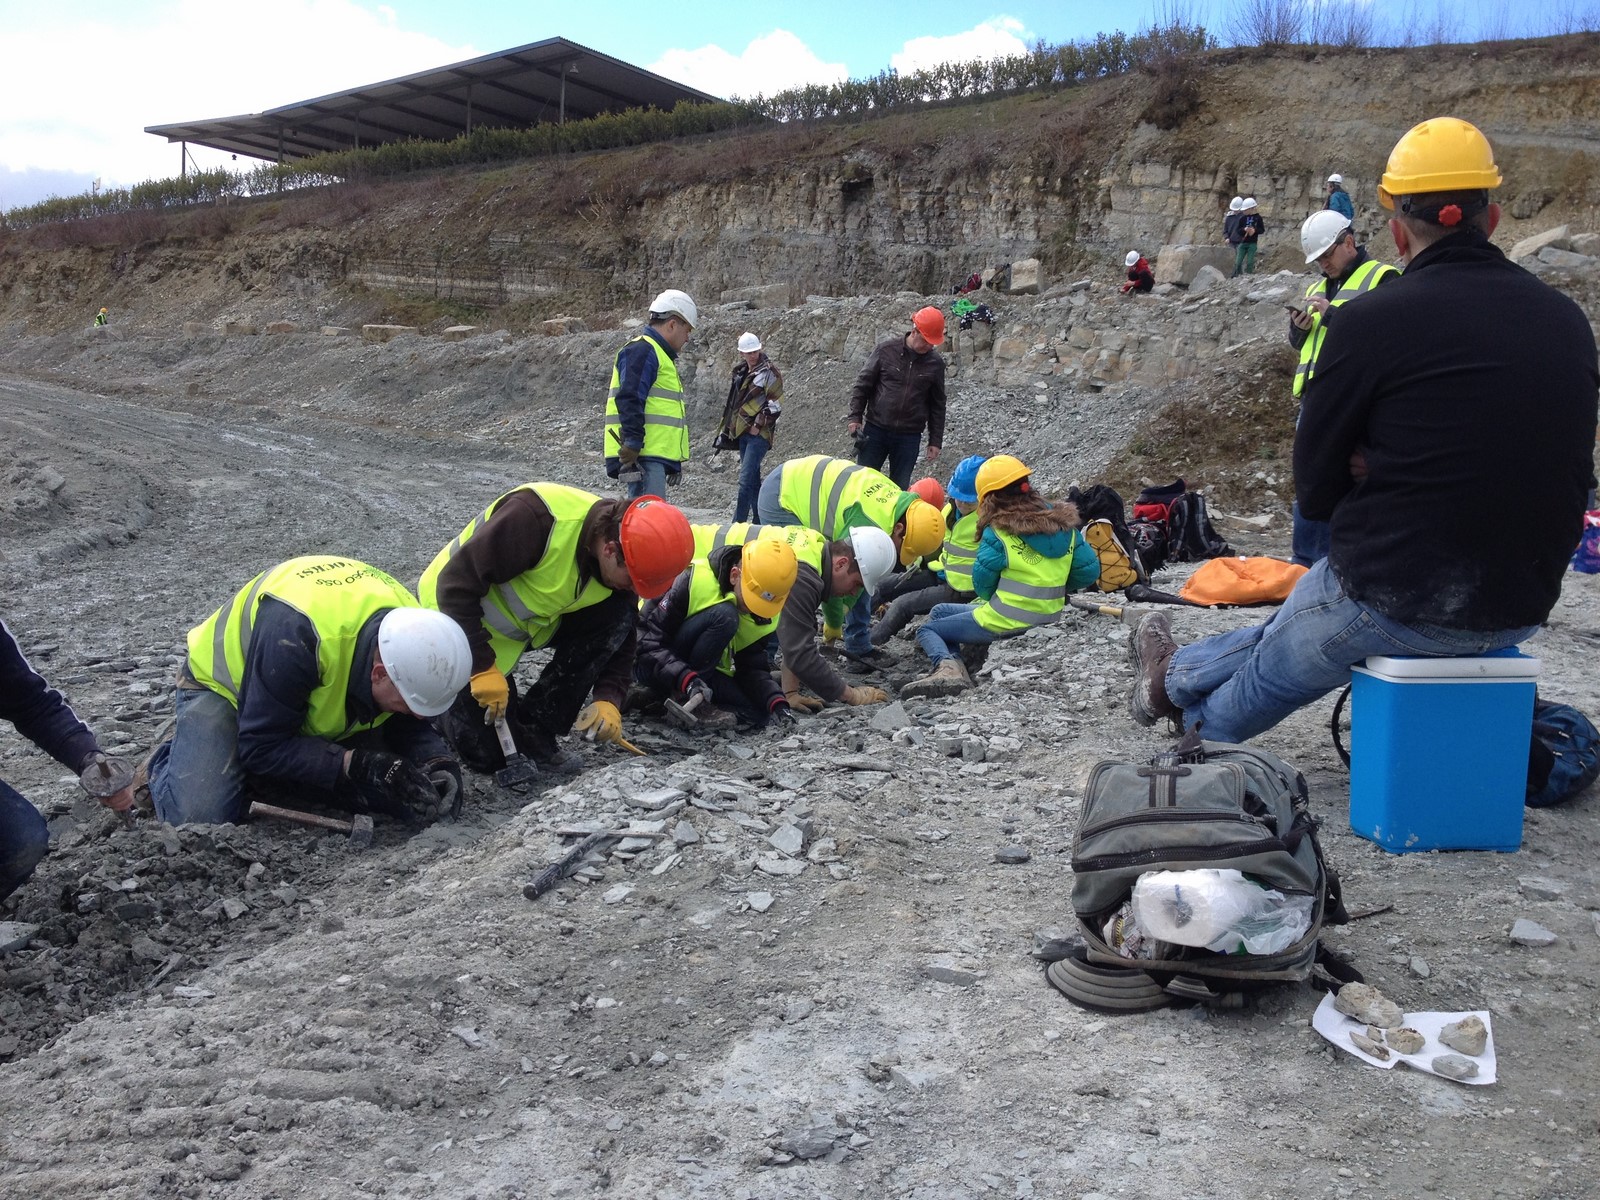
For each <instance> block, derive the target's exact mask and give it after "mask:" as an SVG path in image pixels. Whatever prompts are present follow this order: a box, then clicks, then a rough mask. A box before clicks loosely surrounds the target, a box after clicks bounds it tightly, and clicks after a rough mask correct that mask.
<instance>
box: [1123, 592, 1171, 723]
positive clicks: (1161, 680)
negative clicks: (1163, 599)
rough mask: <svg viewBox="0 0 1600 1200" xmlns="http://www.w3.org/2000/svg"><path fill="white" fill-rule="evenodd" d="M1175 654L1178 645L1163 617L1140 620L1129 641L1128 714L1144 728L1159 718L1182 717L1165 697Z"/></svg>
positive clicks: (1157, 614) (1153, 615)
mask: <svg viewBox="0 0 1600 1200" xmlns="http://www.w3.org/2000/svg"><path fill="white" fill-rule="evenodd" d="M1177 652H1178V643H1177V642H1175V641H1173V640H1172V624H1171V622H1170V621H1169V620H1168V619H1167V614H1166V613H1159V612H1157V613H1150V614H1148V615H1146V616H1144V617H1141V618H1140V619H1139V624H1138V625H1137V626H1135V627H1134V630H1133V636H1132V637H1131V638H1129V639H1128V659H1129V661H1130V662H1131V663H1132V664H1133V690H1132V691H1131V692H1129V693H1128V712H1129V713H1130V714H1132V716H1133V719H1134V720H1135V721H1137V722H1138V723H1139V724H1141V725H1143V726H1145V727H1146V728H1149V727H1150V726H1151V725H1154V724H1155V723H1156V722H1157V721H1159V720H1161V718H1162V717H1178V716H1182V715H1183V714H1182V710H1181V709H1179V708H1178V706H1177V705H1176V704H1174V703H1173V702H1172V700H1171V698H1170V697H1169V696H1168V695H1167V665H1168V664H1169V663H1170V662H1171V661H1172V656H1173V655H1174V654H1176V653H1177Z"/></svg>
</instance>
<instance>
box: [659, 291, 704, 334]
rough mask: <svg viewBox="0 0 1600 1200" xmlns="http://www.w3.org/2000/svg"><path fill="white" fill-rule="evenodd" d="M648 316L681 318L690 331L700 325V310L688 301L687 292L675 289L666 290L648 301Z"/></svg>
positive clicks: (692, 302) (691, 301)
mask: <svg viewBox="0 0 1600 1200" xmlns="http://www.w3.org/2000/svg"><path fill="white" fill-rule="evenodd" d="M650 315H651V316H652V317H682V318H683V320H684V322H685V323H686V324H687V325H688V326H689V328H690V329H693V328H694V327H695V326H696V325H698V324H700V310H699V309H697V308H696V307H695V306H694V301H693V300H691V299H689V293H688V292H680V291H679V290H678V289H677V288H668V289H667V290H666V291H664V292H662V293H661V295H659V296H657V297H656V298H655V299H654V300H652V301H650Z"/></svg>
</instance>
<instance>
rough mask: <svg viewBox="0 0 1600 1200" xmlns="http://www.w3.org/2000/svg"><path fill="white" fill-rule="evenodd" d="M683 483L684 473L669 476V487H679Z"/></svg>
mask: <svg viewBox="0 0 1600 1200" xmlns="http://www.w3.org/2000/svg"><path fill="white" fill-rule="evenodd" d="M682 482H683V472H682V471H678V472H677V473H675V474H672V475H668V476H667V486H668V487H677V486H678V485H679V484H680V483H682Z"/></svg>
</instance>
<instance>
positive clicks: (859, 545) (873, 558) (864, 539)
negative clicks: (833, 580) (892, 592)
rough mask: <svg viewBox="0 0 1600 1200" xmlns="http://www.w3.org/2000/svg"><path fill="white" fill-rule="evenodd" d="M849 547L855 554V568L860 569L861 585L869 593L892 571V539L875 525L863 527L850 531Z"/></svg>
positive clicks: (893, 558) (895, 556)
mask: <svg viewBox="0 0 1600 1200" xmlns="http://www.w3.org/2000/svg"><path fill="white" fill-rule="evenodd" d="M850 547H851V549H853V550H854V551H855V552H856V566H857V567H859V568H860V569H861V585H862V587H864V588H866V590H867V591H868V592H869V593H871V592H875V591H877V590H878V585H879V584H880V583H882V582H883V581H884V580H885V579H887V578H888V577H889V572H890V571H893V570H894V564H895V560H896V559H897V558H898V557H899V555H897V554H896V553H895V549H894V539H893V538H891V537H890V536H889V535H888V534H887V533H885V532H884V531H883V530H881V529H879V528H878V527H877V526H876V525H864V526H861V527H859V528H857V529H852V530H851V531H850Z"/></svg>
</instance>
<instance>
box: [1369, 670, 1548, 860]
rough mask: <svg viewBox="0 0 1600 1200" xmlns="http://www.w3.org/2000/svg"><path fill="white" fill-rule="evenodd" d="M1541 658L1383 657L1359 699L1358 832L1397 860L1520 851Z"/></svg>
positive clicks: (1371, 672)
mask: <svg viewBox="0 0 1600 1200" xmlns="http://www.w3.org/2000/svg"><path fill="white" fill-rule="evenodd" d="M1538 677H1539V660H1538V659H1536V658H1528V657H1526V656H1525V655H1523V654H1521V653H1519V652H1518V651H1516V650H1515V649H1511V650H1500V651H1496V652H1494V653H1491V654H1487V655H1485V656H1484V657H1482V658H1391V657H1385V656H1381V655H1380V656H1374V657H1372V658H1369V659H1367V661H1366V665H1365V666H1360V667H1356V668H1354V670H1353V671H1352V678H1351V696H1350V722H1351V726H1350V828H1351V829H1353V830H1355V831H1356V832H1357V833H1358V834H1360V835H1361V836H1362V837H1364V838H1367V839H1368V840H1370V841H1373V842H1376V843H1377V844H1378V845H1380V846H1382V847H1383V848H1384V849H1385V850H1388V851H1390V852H1391V853H1393V854H1407V853H1410V852H1411V851H1414V850H1515V849H1517V848H1518V847H1519V846H1521V845H1522V802H1523V800H1524V798H1525V797H1526V795H1527V791H1528V739H1529V738H1530V737H1531V736H1532V734H1533V694H1534V681H1535V680H1536V679H1538Z"/></svg>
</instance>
